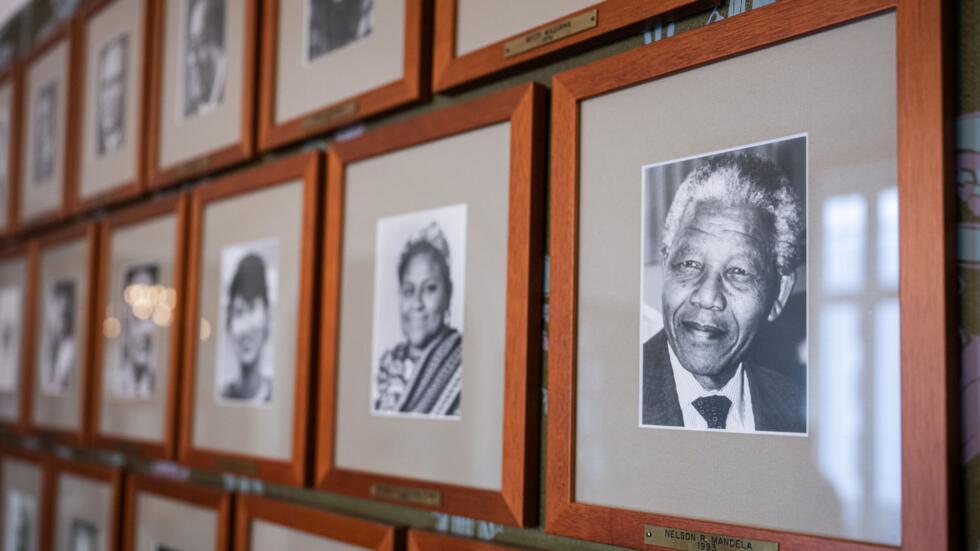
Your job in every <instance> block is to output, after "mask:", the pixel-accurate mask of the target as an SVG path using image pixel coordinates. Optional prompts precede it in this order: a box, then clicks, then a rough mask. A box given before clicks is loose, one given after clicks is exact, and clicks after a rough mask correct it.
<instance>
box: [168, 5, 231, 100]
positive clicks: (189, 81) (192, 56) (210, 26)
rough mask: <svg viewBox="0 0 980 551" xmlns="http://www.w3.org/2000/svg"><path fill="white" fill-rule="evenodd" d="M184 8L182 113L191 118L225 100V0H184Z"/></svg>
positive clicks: (180, 93) (181, 79)
mask: <svg viewBox="0 0 980 551" xmlns="http://www.w3.org/2000/svg"><path fill="white" fill-rule="evenodd" d="M183 7H184V10H183V17H182V25H181V36H182V37H183V38H182V40H181V45H182V55H181V56H179V57H178V60H179V63H180V64H181V66H180V67H179V73H180V75H181V78H180V79H178V80H179V81H180V90H179V94H178V95H179V97H181V98H182V100H181V103H180V104H179V105H180V109H179V111H178V112H179V113H181V114H182V115H183V118H185V119H189V118H193V117H196V116H198V115H203V114H205V113H209V112H211V111H213V110H214V109H215V108H217V107H218V105H220V104H221V102H222V100H223V99H224V94H225V76H226V75H227V72H228V67H227V53H226V47H227V45H226V44H225V0H184V4H183Z"/></svg>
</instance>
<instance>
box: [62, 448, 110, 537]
mask: <svg viewBox="0 0 980 551" xmlns="http://www.w3.org/2000/svg"><path fill="white" fill-rule="evenodd" d="M50 462H51V470H52V472H51V484H50V487H51V490H50V492H51V508H50V515H49V516H50V518H49V521H48V522H49V524H48V526H49V530H48V534H49V536H48V537H49V538H50V539H51V541H50V545H51V548H54V547H55V546H56V545H57V529H58V498H59V494H58V490H59V484H58V482H59V479H60V476H61V474H62V473H67V474H71V475H75V476H79V477H82V478H88V479H93V480H97V481H99V482H103V483H106V484H108V485H109V486H110V488H111V491H112V503H111V504H110V507H109V509H110V510H109V517H110V521H111V523H112V524H111V525H110V526H109V527H108V528H109V530H107V532H108V534H107V536H106V539H107V542H106V543H107V545H106V549H107V550H108V551H117V550H118V549H119V545H120V541H119V537H120V533H121V531H122V530H121V528H122V527H121V524H120V523H121V522H122V511H123V471H122V469H119V468H116V467H109V466H106V465H101V464H98V463H83V462H80V461H67V460H64V459H60V458H58V457H52V458H51V459H50Z"/></svg>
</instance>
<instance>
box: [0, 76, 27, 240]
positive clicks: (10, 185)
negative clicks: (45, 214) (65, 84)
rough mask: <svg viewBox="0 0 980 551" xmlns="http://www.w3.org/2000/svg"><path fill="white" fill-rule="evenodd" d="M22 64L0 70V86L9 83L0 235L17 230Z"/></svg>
mask: <svg viewBox="0 0 980 551" xmlns="http://www.w3.org/2000/svg"><path fill="white" fill-rule="evenodd" d="M23 71H24V65H23V63H22V62H21V61H18V60H15V61H13V62H12V63H11V64H10V65H9V66H8V67H7V68H6V69H4V70H3V71H0V86H3V85H5V84H7V83H10V85H11V86H10V94H11V96H10V129H9V132H10V136H9V143H8V144H7V159H8V162H9V165H8V167H7V198H6V201H7V209H6V211H7V212H6V215H7V223H6V224H5V225H3V226H0V236H2V237H6V236H11V235H13V234H14V233H15V232H16V230H17V215H18V214H19V201H20V171H21V165H22V164H23V163H22V159H21V158H20V157H21V155H22V154H23V151H22V150H21V147H22V142H23V135H22V132H23V128H22V126H21V125H22V124H23V122H24V113H23V111H24V108H23V104H22V103H21V101H22V97H23V95H24V76H23Z"/></svg>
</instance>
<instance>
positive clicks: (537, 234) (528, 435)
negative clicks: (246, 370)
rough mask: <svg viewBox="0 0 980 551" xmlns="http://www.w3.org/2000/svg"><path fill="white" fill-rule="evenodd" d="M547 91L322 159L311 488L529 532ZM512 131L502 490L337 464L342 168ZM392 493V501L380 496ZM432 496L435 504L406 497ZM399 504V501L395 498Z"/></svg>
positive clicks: (394, 129)
mask: <svg viewBox="0 0 980 551" xmlns="http://www.w3.org/2000/svg"><path fill="white" fill-rule="evenodd" d="M545 101H546V96H545V91H544V89H543V88H542V87H540V86H538V85H533V84H531V85H525V86H519V87H515V88H512V89H508V90H505V91H502V92H499V93H494V94H490V95H488V96H485V97H482V98H478V99H476V100H473V101H471V102H468V103H464V104H461V105H458V106H454V107H451V108H448V109H444V110H441V111H437V112H435V113H432V114H428V115H424V116H421V117H418V118H416V119H413V120H409V121H406V122H402V123H399V124H395V125H392V126H389V127H386V128H384V129H381V130H379V131H376V132H372V133H369V134H367V135H365V136H363V137H361V138H358V139H355V140H351V141H349V142H344V143H340V144H337V145H336V146H335V147H333V148H332V149H331V150H330V151H329V157H328V170H327V194H326V198H325V204H324V208H325V209H326V237H325V249H324V250H325V254H324V259H323V268H324V275H323V307H322V315H323V318H322V326H321V340H320V342H321V343H322V345H321V346H322V349H321V350H322V352H321V356H320V367H319V369H320V371H319V376H320V380H319V387H320V390H319V392H320V393H319V413H318V419H319V424H318V429H317V431H318V434H317V466H316V482H315V485H316V487H317V488H318V489H321V490H326V491H331V492H337V493H342V494H347V495H352V496H355V497H360V498H371V497H374V498H375V499H382V500H388V501H395V502H398V501H402V502H405V500H408V501H409V502H411V503H412V504H413V505H416V506H420V507H424V508H427V509H432V510H438V511H443V512H448V513H452V514H461V515H466V516H471V517H475V518H481V519H487V520H490V521H493V522H500V523H507V524H515V525H520V526H527V525H531V524H533V523H534V522H535V518H536V513H537V506H536V501H537V491H536V489H535V488H536V478H537V473H538V453H537V449H538V421H537V419H538V411H539V391H538V388H539V376H540V371H539V365H540V357H541V356H540V354H541V349H540V346H539V339H540V330H541V325H540V322H541V315H540V305H541V298H542V289H541V285H540V283H539V282H540V281H541V278H542V277H543V272H542V270H543V251H542V248H541V245H542V240H543V233H542V232H543V229H544V228H543V227H542V218H541V214H542V212H541V209H542V207H543V202H542V201H543V200H544V197H543V194H544V192H543V176H544V159H543V153H542V150H541V148H540V147H539V145H540V144H541V143H542V140H543V139H544V132H545V127H544V120H543V112H542V107H543V106H544V104H545ZM499 122H510V125H511V126H510V151H511V153H510V167H509V186H510V191H509V207H508V208H509V218H508V230H507V231H508V237H507V258H508V260H507V274H506V281H507V289H506V297H507V298H506V303H507V304H506V313H505V319H506V323H505V325H506V338H507V343H506V348H505V353H504V358H505V365H504V366H502V368H503V369H504V390H503V392H504V396H503V397H502V398H503V400H504V413H503V450H502V453H503V464H502V470H501V473H502V479H501V490H500V491H492V490H482V489H476V488H472V487H466V486H459V485H452V484H443V483H437V482H430V481H423V480H415V479H408V478H401V477H397V476H386V475H383V474H376V473H372V472H366V471H356V470H348V469H343V468H339V467H338V466H337V464H336V455H335V454H336V453H337V444H336V435H337V426H336V425H335V423H336V419H337V412H336V408H337V404H338V395H337V393H338V391H337V379H338V376H339V373H340V370H341V365H339V364H340V360H339V348H340V336H339V332H340V326H339V324H340V301H341V272H342V261H343V247H342V245H343V243H344V241H345V237H344V235H343V234H344V218H345V206H344V205H345V193H347V192H346V191H345V189H346V183H345V182H346V178H347V176H346V173H347V167H348V166H349V165H350V164H351V163H354V162H358V161H363V160H365V159H369V158H372V157H377V156H381V155H384V154H387V153H392V152H396V151H399V150H403V149H405V148H409V147H412V146H416V145H420V144H425V143H426V142H433V141H436V140H440V139H444V138H448V137H451V136H454V135H458V134H462V133H465V132H468V131H472V130H475V129H480V128H482V127H486V126H489V125H491V124H494V123H499ZM383 488H391V489H395V491H394V492H393V494H394V495H392V494H391V493H387V492H381V491H380V490H381V489H383ZM416 491H418V492H422V493H423V494H425V493H427V492H428V494H430V495H437V496H439V499H437V500H436V501H437V503H432V502H431V501H426V500H422V501H419V500H418V499H413V498H411V496H410V495H407V494H412V493H413V492H416ZM400 496H401V499H399V498H400Z"/></svg>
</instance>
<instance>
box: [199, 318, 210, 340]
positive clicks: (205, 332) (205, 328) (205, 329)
mask: <svg viewBox="0 0 980 551" xmlns="http://www.w3.org/2000/svg"><path fill="white" fill-rule="evenodd" d="M210 337H211V324H210V323H208V320H206V319H204V318H201V342H205V341H207V340H208V338H210Z"/></svg>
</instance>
